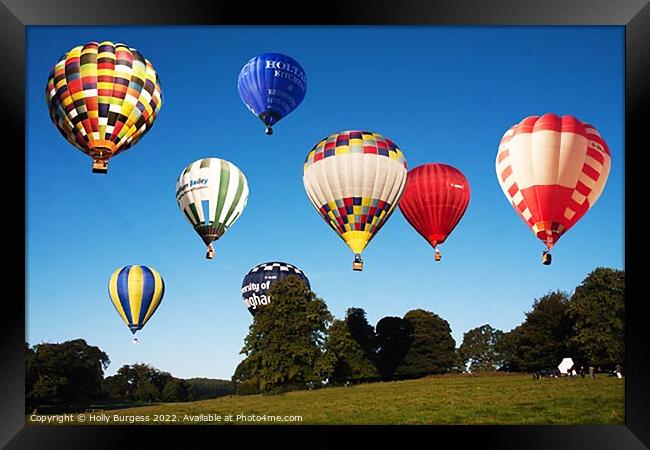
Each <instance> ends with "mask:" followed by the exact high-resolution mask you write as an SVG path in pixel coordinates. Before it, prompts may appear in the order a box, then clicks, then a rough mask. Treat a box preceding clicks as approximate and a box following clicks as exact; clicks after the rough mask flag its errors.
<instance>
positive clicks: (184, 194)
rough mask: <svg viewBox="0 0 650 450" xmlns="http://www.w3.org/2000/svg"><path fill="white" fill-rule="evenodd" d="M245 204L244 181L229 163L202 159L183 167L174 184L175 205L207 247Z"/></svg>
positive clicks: (213, 159) (240, 172) (243, 177)
mask: <svg viewBox="0 0 650 450" xmlns="http://www.w3.org/2000/svg"><path fill="white" fill-rule="evenodd" d="M247 201H248V182H247V181H246V177H245V176H244V174H243V173H242V171H241V170H239V168H238V167H237V166H235V165H234V164H233V163H231V162H229V161H226V160H224V159H219V158H204V159H199V160H198V161H194V162H193V163H192V164H190V165H189V166H187V167H186V168H185V170H183V172H181V174H180V175H179V177H178V180H177V181H176V203H178V207H179V208H180V210H181V211H182V212H183V215H184V216H185V218H186V219H187V220H188V221H189V222H190V223H191V224H192V226H193V227H194V230H195V231H196V232H197V233H198V234H199V236H201V239H203V242H204V243H205V244H206V245H207V246H208V258H211V257H212V256H211V248H212V246H211V243H212V241H216V240H217V239H219V238H220V237H221V236H222V235H223V234H224V233H225V232H226V231H227V230H228V228H230V227H231V226H232V224H233V223H235V221H236V220H237V219H238V218H239V216H240V215H241V213H242V212H243V211H244V208H245V207H246V202H247Z"/></svg>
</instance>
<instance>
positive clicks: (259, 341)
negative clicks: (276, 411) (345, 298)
mask: <svg viewBox="0 0 650 450" xmlns="http://www.w3.org/2000/svg"><path fill="white" fill-rule="evenodd" d="M269 295H270V296H271V297H272V298H273V304H272V305H270V307H268V308H262V309H261V310H260V311H259V312H258V313H257V314H256V315H255V317H254V319H253V323H252V325H251V327H250V330H249V333H248V335H247V336H246V338H245V340H244V347H243V348H242V351H241V353H242V354H245V355H247V357H248V358H250V359H249V361H248V362H247V363H246V366H245V368H246V369H247V370H243V371H240V374H239V375H240V382H241V381H244V380H245V379H247V378H244V379H242V378H241V375H242V374H243V375H247V376H248V377H252V378H257V379H258V381H259V388H260V390H261V391H262V392H266V393H273V392H281V391H284V390H287V389H294V388H304V387H307V386H312V385H314V384H317V383H318V384H319V383H320V382H322V380H323V376H324V374H325V373H326V372H327V370H328V369H329V368H328V367H327V365H326V364H325V362H326V359H325V358H323V354H324V348H325V337H326V331H327V326H328V324H329V322H331V320H332V315H331V314H330V313H329V311H328V310H327V306H326V305H325V302H324V301H323V300H321V299H319V298H317V297H316V295H315V294H314V293H313V292H311V291H310V290H309V289H307V287H306V286H305V284H304V283H303V282H302V281H300V280H299V279H298V278H296V277H294V276H289V277H287V278H286V279H285V280H283V281H280V282H278V283H276V284H274V285H273V286H272V287H271V289H270V291H269ZM248 358H247V359H248Z"/></svg>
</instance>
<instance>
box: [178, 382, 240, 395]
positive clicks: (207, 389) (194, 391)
mask: <svg viewBox="0 0 650 450" xmlns="http://www.w3.org/2000/svg"><path fill="white" fill-rule="evenodd" d="M185 381H187V383H188V384H189V387H190V389H191V400H205V399H208V398H217V397H223V396H225V395H231V394H233V393H234V392H235V387H234V386H233V383H232V382H231V381H230V380H219V379H213V378H188V379H186V380H185Z"/></svg>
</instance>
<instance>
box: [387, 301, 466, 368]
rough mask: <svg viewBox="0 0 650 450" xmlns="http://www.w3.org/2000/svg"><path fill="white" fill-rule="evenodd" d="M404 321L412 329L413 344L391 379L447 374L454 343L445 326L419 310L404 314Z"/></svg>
mask: <svg viewBox="0 0 650 450" xmlns="http://www.w3.org/2000/svg"><path fill="white" fill-rule="evenodd" d="M404 320H405V321H407V322H409V323H410V324H411V326H412V327H413V342H412V343H411V346H410V348H409V349H408V352H406V355H405V356H404V360H403V361H402V363H401V364H400V365H399V366H398V367H397V369H396V370H395V377H396V378H417V377H422V376H425V375H431V374H441V373H446V372H449V371H450V370H451V369H452V368H453V367H454V365H455V363H456V342H455V341H454V338H453V337H452V336H451V328H450V327H449V323H448V322H447V321H446V320H444V319H442V318H440V317H439V316H438V315H436V314H434V313H432V312H429V311H425V310H422V309H416V310H413V311H409V312H407V313H406V314H405V315H404Z"/></svg>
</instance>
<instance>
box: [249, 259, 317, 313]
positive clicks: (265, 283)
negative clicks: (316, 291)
mask: <svg viewBox="0 0 650 450" xmlns="http://www.w3.org/2000/svg"><path fill="white" fill-rule="evenodd" d="M289 275H293V276H295V277H298V279H300V280H301V281H302V282H303V283H305V285H306V286H307V289H310V290H311V286H310V285H309V280H308V279H307V277H306V276H305V274H304V272H303V271H302V270H300V269H299V268H297V267H296V266H294V265H291V264H287V263H284V262H279V261H273V262H267V263H262V264H259V265H257V266H255V267H253V268H252V269H251V270H250V271H249V272H248V274H246V276H245V277H244V281H243V282H242V285H241V295H242V299H243V300H244V306H246V308H248V311H249V312H250V313H251V314H252V315H253V316H254V315H255V314H257V312H258V311H259V308H260V307H262V306H264V305H268V304H269V303H271V297H269V295H268V292H269V289H271V286H273V284H275V283H276V282H278V281H282V280H284V279H286V278H287V277H288V276H289Z"/></svg>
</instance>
